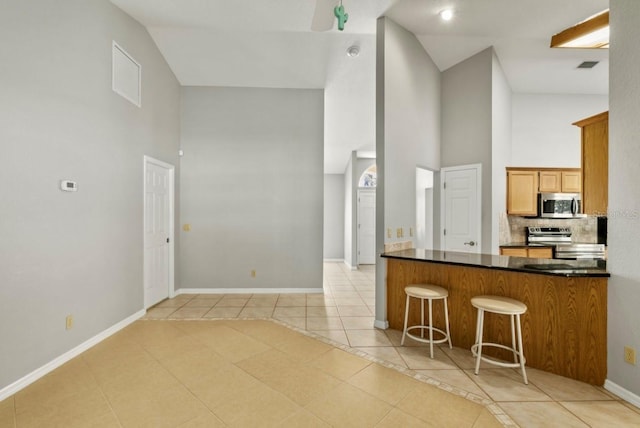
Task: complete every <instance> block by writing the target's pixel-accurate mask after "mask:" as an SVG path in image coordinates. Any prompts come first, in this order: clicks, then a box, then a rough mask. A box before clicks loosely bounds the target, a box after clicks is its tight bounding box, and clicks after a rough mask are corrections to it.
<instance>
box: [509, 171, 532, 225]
mask: <svg viewBox="0 0 640 428" xmlns="http://www.w3.org/2000/svg"><path fill="white" fill-rule="evenodd" d="M537 205H538V171H523V170H515V171H512V170H509V169H507V214H513V215H531V216H534V215H536V214H538V206H537Z"/></svg>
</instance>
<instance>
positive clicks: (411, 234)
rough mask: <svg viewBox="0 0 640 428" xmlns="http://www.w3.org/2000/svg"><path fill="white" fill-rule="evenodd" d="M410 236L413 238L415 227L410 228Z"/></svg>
mask: <svg viewBox="0 0 640 428" xmlns="http://www.w3.org/2000/svg"><path fill="white" fill-rule="evenodd" d="M409 236H413V227H410V228H409Z"/></svg>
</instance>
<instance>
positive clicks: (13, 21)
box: [0, 0, 180, 389]
mask: <svg viewBox="0 0 640 428" xmlns="http://www.w3.org/2000/svg"><path fill="white" fill-rule="evenodd" d="M112 40H115V41H116V42H118V43H119V44H120V45H121V46H122V47H123V48H124V49H126V50H127V51H128V52H129V53H130V54H131V55H132V56H133V57H134V58H135V59H136V60H137V61H138V62H139V63H140V64H141V65H142V108H138V107H135V106H134V105H133V104H131V103H130V102H128V101H127V100H125V99H124V98H122V97H120V96H119V95H117V94H116V93H114V92H113V91H112V90H111V42H112ZM0 56H1V57H2V58H3V60H2V67H0V92H1V93H2V96H0V117H1V118H3V121H2V126H0V145H1V146H2V159H3V165H2V168H1V169H0V179H1V181H2V183H3V186H1V187H0V201H2V210H1V211H2V221H1V222H0V236H2V239H0V255H1V257H0V284H1V286H0V338H1V340H2V345H1V349H2V350H1V351H0V367H2V369H1V370H0V389H2V388H3V387H5V386H7V385H8V384H10V383H12V382H14V381H16V380H17V379H19V378H21V377H23V376H25V375H26V374H28V373H30V372H31V371H33V370H34V369H36V368H39V367H41V366H42V365H43V364H45V363H48V362H50V361H51V360H53V359H54V358H56V357H58V356H60V355H61V354H63V353H65V352H67V351H69V350H71V349H72V348H74V347H76V346H78V345H79V344H81V343H83V342H84V341H86V340H88V339H89V338H91V337H93V336H95V335H96V334H98V333H100V332H102V331H104V330H105V329H107V328H109V327H111V326H113V325H114V324H116V323H118V322H119V321H121V320H123V319H125V318H127V317H129V316H131V315H133V314H135V313H136V312H138V311H140V310H142V309H143V288H142V287H143V278H142V273H143V240H142V236H143V234H142V230H143V216H142V207H143V187H142V185H143V173H142V172H143V171H142V166H143V162H142V159H143V155H145V154H146V155H151V156H153V157H156V158H159V159H161V160H163V161H165V162H169V163H172V164H174V165H176V166H177V163H178V158H177V151H178V142H179V96H180V92H179V85H178V82H177V80H176V79H175V77H174V75H173V73H172V72H171V71H170V69H169V68H168V66H167V64H166V63H165V61H164V59H163V57H162V55H161V54H160V53H159V51H158V49H157V48H156V46H155V44H154V43H153V41H152V40H151V38H150V37H149V35H148V33H147V31H146V30H145V29H144V28H143V27H142V26H141V25H140V24H138V23H137V22H136V21H134V20H133V19H132V18H130V17H129V16H127V15H125V14H124V13H123V12H121V11H120V10H119V9H117V8H116V7H115V6H113V5H112V4H111V3H110V2H108V1H107V0H94V1H89V2H88V1H85V0H75V1H74V0H67V1H62V2H61V1H44V0H40V1H37V0H34V1H29V2H3V4H2V12H1V13H0ZM61 179H70V180H75V181H77V182H78V185H79V190H78V192H77V193H67V192H62V191H61V190H59V181H60V180H61ZM68 314H72V315H73V316H74V319H75V325H74V327H73V329H71V330H68V331H66V330H65V317H66V316H67V315H68Z"/></svg>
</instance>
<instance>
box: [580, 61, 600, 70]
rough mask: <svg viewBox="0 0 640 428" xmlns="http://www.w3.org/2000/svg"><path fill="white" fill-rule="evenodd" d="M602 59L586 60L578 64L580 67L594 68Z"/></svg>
mask: <svg viewBox="0 0 640 428" xmlns="http://www.w3.org/2000/svg"><path fill="white" fill-rule="evenodd" d="M599 62H600V61H584V62H583V63H582V64H580V65H579V66H578V68H593V67H595V66H596V65H597V64H598V63H599Z"/></svg>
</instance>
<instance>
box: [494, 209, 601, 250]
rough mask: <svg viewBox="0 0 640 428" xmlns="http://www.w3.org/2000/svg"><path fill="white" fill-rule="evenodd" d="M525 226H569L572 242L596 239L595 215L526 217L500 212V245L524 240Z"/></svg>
mask: <svg viewBox="0 0 640 428" xmlns="http://www.w3.org/2000/svg"><path fill="white" fill-rule="evenodd" d="M527 226H540V227H569V228H571V233H572V235H571V240H572V241H573V242H585V243H595V242H597V241H598V221H597V217H585V218H577V219H559V220H558V219H551V218H526V217H518V216H511V215H507V213H506V212H503V213H501V214H500V245H505V244H510V243H514V242H525V241H526V240H527V233H526V231H525V229H526V227H527Z"/></svg>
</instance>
